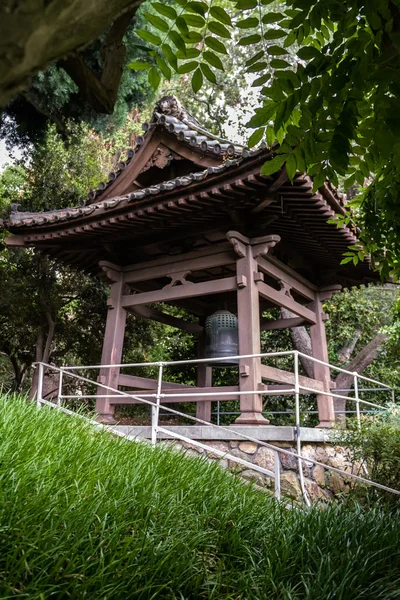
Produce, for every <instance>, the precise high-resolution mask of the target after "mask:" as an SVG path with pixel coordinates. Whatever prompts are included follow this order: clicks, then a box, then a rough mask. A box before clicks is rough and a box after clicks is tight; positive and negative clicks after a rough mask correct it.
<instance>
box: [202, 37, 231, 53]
mask: <svg viewBox="0 0 400 600" xmlns="http://www.w3.org/2000/svg"><path fill="white" fill-rule="evenodd" d="M204 43H205V44H206V46H208V47H209V48H211V49H212V50H215V52H219V53H220V54H228V51H227V49H226V47H225V46H224V44H223V43H222V42H220V41H219V40H218V39H217V38H214V37H211V35H208V36H207V37H206V38H204Z"/></svg>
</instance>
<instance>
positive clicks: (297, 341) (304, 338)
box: [281, 308, 314, 378]
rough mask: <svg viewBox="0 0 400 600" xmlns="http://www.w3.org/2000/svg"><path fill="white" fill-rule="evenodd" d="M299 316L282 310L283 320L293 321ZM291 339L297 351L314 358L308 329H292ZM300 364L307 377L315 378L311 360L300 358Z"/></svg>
mask: <svg viewBox="0 0 400 600" xmlns="http://www.w3.org/2000/svg"><path fill="white" fill-rule="evenodd" d="M297 316H298V315H295V314H294V313H292V312H291V311H290V310H287V309H286V308H281V317H282V319H293V318H294V317H297ZM290 339H291V340H292V345H293V348H294V349H295V350H298V351H299V352H303V353H304V354H308V355H309V356H312V347H311V338H310V336H309V335H308V332H307V329H306V328H305V327H304V325H302V326H300V327H292V328H291V329H290ZM300 362H301V364H302V366H303V369H304V371H305V372H306V375H307V377H311V378H314V363H313V362H312V361H311V360H307V359H306V358H304V356H300Z"/></svg>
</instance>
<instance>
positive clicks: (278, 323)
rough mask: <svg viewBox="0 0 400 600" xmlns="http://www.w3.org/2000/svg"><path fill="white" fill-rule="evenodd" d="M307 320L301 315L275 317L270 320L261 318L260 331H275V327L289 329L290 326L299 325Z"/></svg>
mask: <svg viewBox="0 0 400 600" xmlns="http://www.w3.org/2000/svg"><path fill="white" fill-rule="evenodd" d="M306 323H307V321H306V320H305V319H303V317H294V318H292V319H277V320H275V321H270V320H269V319H268V320H267V319H262V320H261V331H275V330H276V329H289V328H291V327H301V326H302V325H305V324H306Z"/></svg>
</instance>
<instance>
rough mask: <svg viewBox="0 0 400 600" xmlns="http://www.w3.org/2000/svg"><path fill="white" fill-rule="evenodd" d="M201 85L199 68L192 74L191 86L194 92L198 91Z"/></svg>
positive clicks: (201, 76) (201, 75)
mask: <svg viewBox="0 0 400 600" xmlns="http://www.w3.org/2000/svg"><path fill="white" fill-rule="evenodd" d="M202 85H203V73H202V72H201V69H200V68H199V69H196V70H195V72H194V73H193V75H192V88H193V91H194V93H195V94H197V92H198V91H199V89H200V88H201V86H202Z"/></svg>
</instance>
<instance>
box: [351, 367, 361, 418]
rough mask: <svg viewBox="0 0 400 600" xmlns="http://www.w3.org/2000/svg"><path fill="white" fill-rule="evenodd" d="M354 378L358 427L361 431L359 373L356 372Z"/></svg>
mask: <svg viewBox="0 0 400 600" xmlns="http://www.w3.org/2000/svg"><path fill="white" fill-rule="evenodd" d="M353 377H354V398H355V400H356V414H357V425H358V428H359V429H360V427H361V416H360V396H359V394H358V373H357V371H354V373H353Z"/></svg>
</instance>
